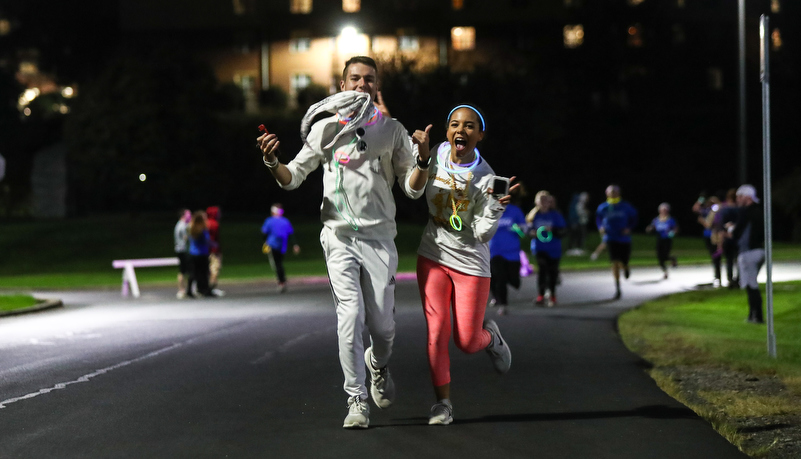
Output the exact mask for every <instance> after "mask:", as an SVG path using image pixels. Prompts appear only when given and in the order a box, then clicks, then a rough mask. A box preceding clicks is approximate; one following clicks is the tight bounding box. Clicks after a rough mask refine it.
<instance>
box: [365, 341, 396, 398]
mask: <svg viewBox="0 0 801 459" xmlns="http://www.w3.org/2000/svg"><path fill="white" fill-rule="evenodd" d="M364 363H365V365H367V370H369V372H370V395H372V397H373V402H375V404H376V406H378V407H379V408H381V409H387V408H389V407H390V406H392V402H394V401H395V382H394V381H393V380H392V375H390V374H389V369H388V368H387V367H384V368H375V367H374V366H373V348H372V347H368V348H367V350H366V351H364Z"/></svg>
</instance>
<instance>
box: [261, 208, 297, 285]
mask: <svg viewBox="0 0 801 459" xmlns="http://www.w3.org/2000/svg"><path fill="white" fill-rule="evenodd" d="M261 234H263V235H264V237H265V242H264V243H265V244H266V245H267V247H269V250H270V252H269V255H271V256H272V257H273V264H274V265H275V266H274V269H275V274H276V276H277V277H278V293H284V292H286V273H285V272H284V255H285V254H286V249H287V247H288V246H289V244H292V251H293V252H294V253H295V255H297V254H299V253H300V246H299V245H298V244H297V243H296V242H295V230H294V229H293V228H292V223H289V220H288V219H287V218H286V217H284V206H282V205H281V204H280V203H275V204H273V206H272V207H271V208H270V216H269V217H267V219H266V220H264V224H263V225H261Z"/></svg>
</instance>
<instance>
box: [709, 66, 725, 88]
mask: <svg viewBox="0 0 801 459" xmlns="http://www.w3.org/2000/svg"><path fill="white" fill-rule="evenodd" d="M707 76H708V77H709V89H713V90H715V91H720V90H721V89H723V71H722V70H721V69H720V68H718V67H710V68H709V70H708V71H707Z"/></svg>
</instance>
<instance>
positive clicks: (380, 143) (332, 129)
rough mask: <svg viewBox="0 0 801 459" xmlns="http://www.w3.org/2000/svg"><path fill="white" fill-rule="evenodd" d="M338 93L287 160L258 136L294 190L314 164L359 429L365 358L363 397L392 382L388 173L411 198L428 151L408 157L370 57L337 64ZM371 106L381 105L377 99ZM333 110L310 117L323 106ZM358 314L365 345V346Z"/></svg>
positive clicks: (364, 407) (378, 398)
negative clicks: (367, 379)
mask: <svg viewBox="0 0 801 459" xmlns="http://www.w3.org/2000/svg"><path fill="white" fill-rule="evenodd" d="M339 87H340V89H341V91H342V92H340V93H338V94H335V95H333V96H330V97H328V98H326V99H325V100H323V101H321V102H319V103H317V104H315V105H313V106H312V107H310V108H309V111H308V112H307V113H306V116H305V117H304V119H303V122H302V123H301V132H302V134H303V136H304V137H305V142H304V146H303V147H302V148H301V150H300V152H299V153H298V154H297V156H295V158H294V159H293V160H292V161H290V162H289V163H288V164H282V163H281V162H279V161H278V158H277V157H276V153H277V151H278V147H279V145H280V142H279V141H278V138H277V137H276V135H275V134H268V133H265V134H262V135H261V136H259V138H258V139H257V141H258V146H259V148H260V149H261V151H262V153H263V155H264V164H265V165H266V166H267V169H268V170H269V171H270V173H271V174H272V175H273V177H274V178H275V179H276V181H277V182H278V184H279V186H281V188H283V189H285V190H294V189H296V188H297V187H299V186H300V184H301V183H303V181H304V180H305V179H306V177H307V176H308V175H309V174H310V173H311V172H312V171H314V170H316V169H317V168H318V167H321V166H322V169H323V203H322V206H321V208H320V213H321V220H322V222H323V230H322V232H321V233H320V243H321V245H322V247H323V252H324V254H325V260H326V268H327V270H328V277H329V280H330V283H331V290H332V293H333V297H334V304H335V305H336V313H337V335H338V337H339V361H340V364H341V366H342V372H343V373H344V376H345V384H344V389H345V392H346V393H347V395H348V415H347V416H346V417H345V422H344V424H343V427H345V428H362V429H364V428H367V427H368V426H369V424H370V419H369V416H370V407H369V405H368V404H367V402H366V400H367V387H366V385H365V377H366V372H365V365H366V366H367V368H368V369H369V371H370V379H371V387H370V395H371V396H372V397H373V402H374V403H375V404H376V405H377V406H378V407H379V408H389V407H390V405H392V402H393V400H394V398H395V384H394V382H393V381H392V377H391V376H390V373H389V370H388V369H387V363H388V362H389V358H390V355H391V354H392V344H393V341H394V339H395V317H394V306H395V273H396V271H397V267H398V252H397V250H396V248H395V241H394V239H395V235H396V233H397V229H396V225H395V200H394V198H393V195H392V185H393V183H394V182H395V180H396V179H397V180H398V183H399V185H400V187H401V189H402V190H403V192H404V193H405V194H406V195H407V196H408V197H410V198H412V199H417V198H419V197H420V196H422V195H423V191H424V189H425V185H426V180H427V179H428V174H427V172H426V171H425V170H424V168H425V167H428V160H429V156H428V155H429V152H428V150H425V151H422V150H421V151H420V154H419V155H418V156H417V158H415V156H414V154H413V151H412V143H411V139H410V137H409V134H408V133H407V131H406V129H405V128H404V127H403V125H402V124H401V123H400V122H398V121H397V120H394V119H391V118H389V117H388V116H384V114H383V113H382V112H381V110H380V108H381V107H380V106H379V107H376V105H375V101H376V96H377V92H378V91H377V88H378V79H377V66H376V63H375V61H374V60H373V59H371V58H369V57H365V56H356V57H353V58H351V59H350V60H348V61H347V62H346V63H345V69H344V70H343V72H342V80H341V81H340V82H339ZM379 105H380V103H379ZM326 111H327V112H336V113H337V114H336V115H334V116H329V117H327V118H324V119H322V120H320V121H318V122H316V123H314V124H313V125H311V122H312V120H313V118H314V117H315V116H316V115H317V114H320V113H323V112H326ZM365 322H366V324H367V328H368V329H369V333H370V342H371V346H370V347H369V348H367V350H365V349H364V343H363V342H362V330H363V328H364V325H365Z"/></svg>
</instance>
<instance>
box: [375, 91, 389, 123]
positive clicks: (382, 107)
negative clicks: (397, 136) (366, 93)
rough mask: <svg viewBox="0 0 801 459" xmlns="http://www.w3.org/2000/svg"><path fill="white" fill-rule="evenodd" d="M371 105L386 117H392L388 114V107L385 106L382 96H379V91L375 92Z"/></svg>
mask: <svg viewBox="0 0 801 459" xmlns="http://www.w3.org/2000/svg"><path fill="white" fill-rule="evenodd" d="M373 105H374V106H375V108H377V109H378V111H379V112H381V114H382V115H384V116H386V117H387V118H392V115H390V114H389V108H387V105H386V104H385V103H384V98H383V97H381V91H378V92H376V94H375V100H374V101H373Z"/></svg>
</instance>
